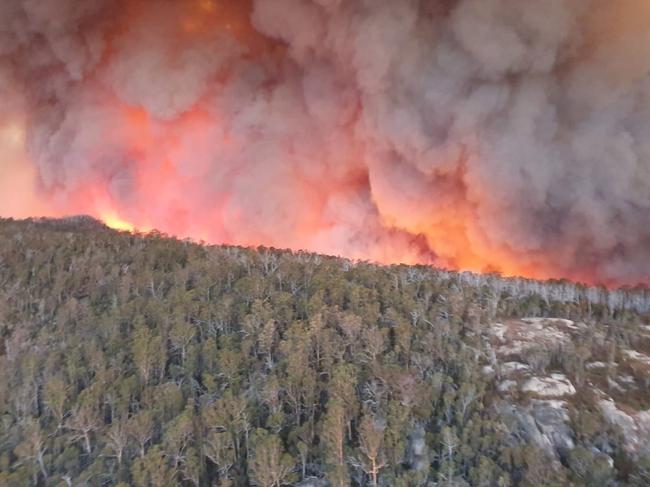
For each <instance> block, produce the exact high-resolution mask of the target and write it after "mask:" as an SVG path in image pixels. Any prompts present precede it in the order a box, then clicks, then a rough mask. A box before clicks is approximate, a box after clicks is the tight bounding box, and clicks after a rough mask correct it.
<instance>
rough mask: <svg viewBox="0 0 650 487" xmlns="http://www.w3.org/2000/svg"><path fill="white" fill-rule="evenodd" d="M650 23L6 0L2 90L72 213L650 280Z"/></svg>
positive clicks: (248, 241) (329, 2) (610, 13)
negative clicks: (649, 26)
mask: <svg viewBox="0 0 650 487" xmlns="http://www.w3.org/2000/svg"><path fill="white" fill-rule="evenodd" d="M648 25H650V2H649V1H647V0H618V1H616V2H611V1H608V0H572V1H566V0H546V1H543V2H541V1H539V0H428V1H427V0H399V1H398V0H395V1H390V0H386V1H379V0H253V1H241V0H231V1H227V0H184V1H180V0H179V1H171V0H146V1H145V0H84V1H81V0H3V1H2V2H1V3H0V102H1V103H2V110H3V113H5V114H6V120H7V122H6V123H7V124H9V123H10V122H11V120H13V119H15V120H17V121H20V122H16V123H20V124H22V125H20V126H21V127H23V129H24V137H25V145H26V150H27V155H28V158H29V161H30V164H32V165H33V166H34V167H35V168H36V172H37V175H38V194H39V199H40V201H47V202H48V205H49V206H50V208H51V211H52V212H55V213H72V212H75V213H77V212H90V213H93V214H95V215H97V216H100V217H103V218H107V219H111V218H113V219H116V220H117V219H119V220H120V221H126V222H129V223H131V224H133V225H135V226H136V227H138V228H153V227H155V228H158V229H160V230H163V231H166V232H169V233H173V234H177V235H183V236H192V237H195V238H197V239H204V240H207V241H211V242H227V243H235V244H244V245H257V244H264V245H271V246H276V247H292V248H304V249H309V250H313V251H319V252H325V253H330V254H339V255H344V256H348V257H352V258H362V259H370V260H376V261H380V262H407V263H413V262H421V263H432V264H436V265H442V266H447V267H453V268H460V269H471V270H478V271H485V270H491V271H500V272H503V273H505V274H513V275H526V276H530V277H538V278H549V277H569V278H573V279H578V280H584V281H588V282H604V283H608V284H636V283H639V282H644V283H648V282H650V29H649V28H648ZM5 157H6V156H5ZM3 164H5V165H6V164H8V162H3ZM23 164H26V162H24V163H23Z"/></svg>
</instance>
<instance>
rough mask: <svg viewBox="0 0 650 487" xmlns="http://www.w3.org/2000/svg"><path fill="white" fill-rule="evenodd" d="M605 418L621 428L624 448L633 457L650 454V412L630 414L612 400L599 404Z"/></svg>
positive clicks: (602, 401)
mask: <svg viewBox="0 0 650 487" xmlns="http://www.w3.org/2000/svg"><path fill="white" fill-rule="evenodd" d="M598 406H599V407H600V410H601V412H602V413H603V417H604V418H605V419H606V420H607V421H608V422H609V423H610V424H613V425H615V426H617V427H618V428H620V430H621V432H622V433H623V438H624V441H625V443H624V447H625V449H626V450H627V451H628V453H630V454H632V455H648V454H650V410H647V411H640V412H636V413H630V414H628V413H627V412H625V411H623V410H621V409H619V408H618V406H617V405H616V403H615V402H614V401H612V400H611V399H610V398H607V399H602V400H600V401H599V402H598Z"/></svg>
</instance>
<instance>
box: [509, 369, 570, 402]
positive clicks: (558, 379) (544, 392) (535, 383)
mask: <svg viewBox="0 0 650 487" xmlns="http://www.w3.org/2000/svg"><path fill="white" fill-rule="evenodd" d="M521 390H522V391H524V392H530V393H533V394H535V395H537V396H541V397H562V396H572V395H573V394H575V393H576V388H575V387H574V386H573V384H572V383H571V382H570V381H569V379H567V377H566V376H565V375H564V374H551V375H550V376H548V377H531V378H530V379H528V380H527V381H526V382H525V383H524V385H523V386H522V388H521Z"/></svg>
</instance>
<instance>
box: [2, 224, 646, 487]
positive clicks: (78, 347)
mask: <svg viewBox="0 0 650 487" xmlns="http://www.w3.org/2000/svg"><path fill="white" fill-rule="evenodd" d="M525 315H526V316H527V315H535V316H545V315H546V316H552V315H556V316H562V317H567V318H580V319H584V320H590V321H591V322H594V321H602V322H605V321H606V322H607V323H612V324H616V326H615V327H613V328H612V329H613V330H614V331H612V332H611V333H613V334H615V335H616V336H617V337H618V338H617V339H620V340H626V339H627V340H629V339H631V338H630V336H631V335H630V334H629V333H627V332H626V330H628V328H629V327H630V326H635V324H638V323H639V322H640V320H643V319H644V318H643V317H641V316H640V315H636V314H635V313H633V312H632V311H627V310H625V309H623V308H613V307H610V306H608V305H607V303H606V302H605V303H594V302H592V301H590V300H588V299H584V293H583V294H580V293H578V294H576V296H575V297H574V298H573V299H561V300H553V299H549V297H548V296H544V295H543V294H531V293H527V294H526V295H525V296H521V297H519V296H513V295H510V294H508V291H507V290H503V289H498V288H495V286H490V285H487V284H485V283H484V282H481V281H477V282H472V280H471V279H467V278H461V277H460V276H459V275H457V274H454V273H439V272H437V271H433V270H430V269H427V268H425V267H406V266H392V267H380V266H375V265H371V264H368V263H363V262H350V261H346V260H341V259H336V258H330V257H323V256H318V255H313V254H308V253H292V252H288V251H276V250H273V249H257V250H254V249H243V248H233V247H214V246H202V245H198V244H195V243H191V242H187V241H180V240H176V239H171V238H167V237H166V236H164V235H160V234H158V233H155V232H154V233H151V234H148V235H131V234H119V233H117V232H113V231H110V230H108V229H106V228H105V227H103V226H101V225H100V224H96V223H94V222H92V221H90V220H84V219H81V220H73V221H65V222H57V221H49V222H48V221H44V222H38V221H32V222H17V221H12V220H4V221H1V222H0V370H1V372H0V485H11V486H14V485H16V486H20V485H38V486H82V485H89V486H95V485H97V486H104V485H106V486H108V485H120V486H121V487H124V486H127V485H130V486H134V487H144V486H158V487H162V486H174V485H178V486H197V487H198V486H212V485H215V486H227V485H257V486H264V487H276V486H282V485H294V484H297V483H300V482H302V483H303V484H302V485H314V486H318V485H331V486H348V485H354V486H367V485H369V486H378V485H386V486H388V485H390V486H420V485H429V484H430V485H448V486H452V485H453V486H460V485H477V486H507V485H522V486H534V485H567V484H568V483H571V482H572V483H574V485H596V484H594V483H593V481H590V480H589V475H587V473H589V474H591V471H592V470H593V468H592V467H593V465H594V464H593V458H591V457H589V455H590V454H589V450H588V448H587V446H588V445H590V444H591V442H593V441H595V440H593V438H595V436H597V434H600V430H599V428H598V426H597V425H596V426H594V425H590V424H587V420H588V419H589V418H588V417H587V415H583V416H580V417H577V418H575V421H584V422H586V423H585V424H586V425H585V426H584V438H582V439H580V438H579V439H578V441H579V442H580V444H581V445H583V446H584V449H585V451H586V453H584V452H583V453H584V454H583V456H584V457H585V458H582V457H580V451H578V453H574V454H573V457H572V458H566V459H564V460H563V462H562V464H561V465H560V466H559V467H558V468H549V463H548V461H547V460H546V459H545V456H544V454H543V453H542V452H540V451H539V450H537V449H536V448H535V447H533V446H531V445H528V444H525V443H523V442H521V441H519V440H518V438H517V435H516V434H515V432H513V431H512V430H511V427H510V425H509V424H508V423H507V421H506V420H505V419H504V418H503V417H502V415H501V414H500V413H499V412H498V410H497V409H496V408H495V407H493V403H494V401H495V400H496V398H497V394H496V392H495V383H494V380H493V379H490V378H487V377H486V376H485V373H484V368H485V367H486V366H487V365H489V364H490V363H492V359H491V358H490V354H489V352H488V350H487V349H486V344H485V340H484V337H483V331H482V326H483V325H484V324H485V323H490V322H493V321H494V320H495V319H503V318H507V317H513V316H525ZM560 358H561V357H560V356H556V357H555V358H549V359H548V360H549V361H550V360H555V361H556V362H557V361H558V360H560ZM563 367H564V368H565V369H566V370H568V369H569V368H570V367H571V364H563ZM578 369H579V367H577V368H576V370H578ZM592 421H596V423H597V422H598V420H597V419H595V420H594V419H593V418H592ZM581 431H582V429H581ZM574 457H575V458H574ZM643 461H645V460H643ZM643 461H638V462H636V464H634V465H628V464H629V463H630V462H629V461H628V460H625V459H624V458H622V460H620V462H618V460H617V462H618V463H617V465H616V467H615V469H614V470H613V471H612V472H609V473H608V474H607V475H609V477H608V478H609V479H610V480H608V481H612V482H614V481H618V482H623V483H625V482H629V483H634V482H637V481H638V482H643V480H638V479H643V478H644V477H643V476H644V475H647V474H649V473H650V465H647V466H646V467H644V464H643ZM589 462H592V463H589ZM625 462H627V463H625ZM620 465H624V468H623V467H621V468H619V466H620ZM586 466H587V467H586ZM581 472H582V473H581ZM635 479H637V480H635ZM590 482H591V483H590ZM637 485H645V484H643V483H637Z"/></svg>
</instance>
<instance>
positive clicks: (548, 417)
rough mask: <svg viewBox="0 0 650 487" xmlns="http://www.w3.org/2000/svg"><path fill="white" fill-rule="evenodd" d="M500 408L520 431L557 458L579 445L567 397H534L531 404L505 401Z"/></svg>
mask: <svg viewBox="0 0 650 487" xmlns="http://www.w3.org/2000/svg"><path fill="white" fill-rule="evenodd" d="M497 410H498V411H499V412H500V413H501V414H502V415H504V416H505V419H506V421H508V422H509V423H510V424H512V425H513V426H514V428H513V431H514V432H515V434H516V435H519V436H520V437H521V438H522V439H523V440H524V441H525V442H528V443H531V444H532V445H534V446H536V447H538V448H540V449H541V450H543V451H544V452H545V453H546V454H547V455H548V456H549V457H550V458H553V459H556V460H557V459H559V458H560V456H561V455H563V454H564V453H566V452H567V451H568V450H571V449H573V448H574V446H575V443H574V440H573V437H574V434H573V430H572V429H571V427H570V426H569V414H568V411H567V409H566V403H564V401H557V400H533V401H531V402H530V404H529V405H527V406H521V405H517V404H512V403H505V402H503V403H500V404H499V405H497Z"/></svg>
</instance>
